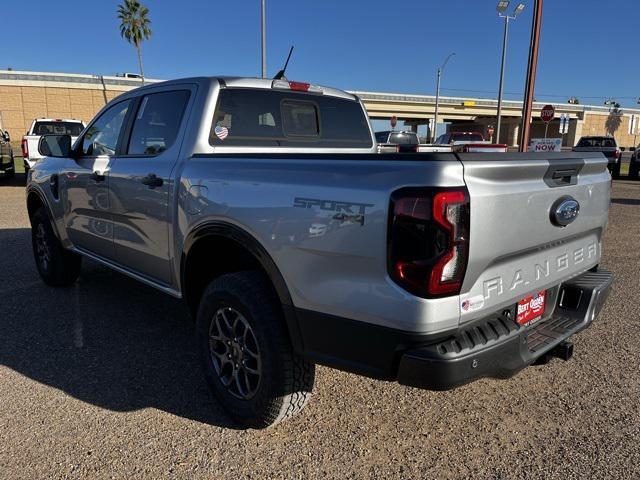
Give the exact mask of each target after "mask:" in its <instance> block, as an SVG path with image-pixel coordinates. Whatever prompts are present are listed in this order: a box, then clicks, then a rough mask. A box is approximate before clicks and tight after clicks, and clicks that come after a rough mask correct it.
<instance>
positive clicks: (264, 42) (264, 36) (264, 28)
mask: <svg viewBox="0 0 640 480" xmlns="http://www.w3.org/2000/svg"><path fill="white" fill-rule="evenodd" d="M264 3H265V0H261V6H262V8H261V12H260V16H261V23H262V78H267V19H266V12H265V5H264Z"/></svg>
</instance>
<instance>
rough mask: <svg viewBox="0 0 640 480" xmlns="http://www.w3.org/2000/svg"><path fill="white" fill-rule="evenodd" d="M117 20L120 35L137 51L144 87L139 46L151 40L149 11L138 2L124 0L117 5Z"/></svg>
mask: <svg viewBox="0 0 640 480" xmlns="http://www.w3.org/2000/svg"><path fill="white" fill-rule="evenodd" d="M118 19H119V20H120V35H121V36H122V38H124V39H125V40H126V41H127V42H129V43H130V44H132V45H133V46H134V47H136V50H137V51H138V65H139V67H140V76H141V77H142V84H143V85H144V70H143V68H142V50H141V45H142V41H143V40H149V39H150V38H151V28H150V25H151V20H150V19H149V9H148V8H147V7H145V6H144V5H142V4H141V3H140V2H139V1H138V0H124V2H123V3H122V5H118Z"/></svg>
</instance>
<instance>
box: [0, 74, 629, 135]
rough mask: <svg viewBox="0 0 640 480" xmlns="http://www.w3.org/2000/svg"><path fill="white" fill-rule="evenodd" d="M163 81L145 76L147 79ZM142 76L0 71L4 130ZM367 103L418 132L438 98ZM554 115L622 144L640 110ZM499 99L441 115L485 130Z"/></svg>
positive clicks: (80, 110)
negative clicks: (613, 138) (632, 116)
mask: <svg viewBox="0 0 640 480" xmlns="http://www.w3.org/2000/svg"><path fill="white" fill-rule="evenodd" d="M157 81H159V80H153V79H146V82H147V83H153V82H157ZM140 85H141V82H140V80H139V79H132V78H123V77H117V76H101V75H83V74H72V73H50V72H26V71H12V70H0V128H2V129H3V130H5V129H6V130H8V131H9V134H10V135H11V138H12V140H13V143H14V145H16V143H18V144H19V141H20V138H21V137H22V135H23V134H24V133H25V132H26V131H27V129H28V128H29V126H30V125H31V122H32V121H33V119H34V118H38V117H49V118H77V119H80V120H84V121H85V122H86V121H89V120H90V119H91V118H92V117H93V116H94V115H95V114H96V112H97V111H98V110H99V109H100V108H102V107H103V106H104V105H105V104H106V103H107V102H108V101H110V100H111V99H113V98H115V97H116V96H118V95H120V94H121V93H123V92H125V91H128V90H131V89H133V88H136V87H139V86H140ZM352 93H354V94H356V95H358V96H359V97H360V98H361V99H362V100H363V102H364V104H365V107H366V108H367V111H368V113H369V116H370V117H371V118H373V119H388V118H391V117H392V116H397V117H398V119H399V120H401V121H404V124H405V126H406V127H407V128H411V129H414V130H417V128H418V126H419V125H427V124H428V123H429V119H431V118H433V116H434V113H435V96H433V95H412V94H402V93H382V92H364V91H354V92H352ZM546 104H547V102H544V103H543V102H536V103H535V104H534V114H533V119H532V122H533V123H532V133H531V136H532V138H535V137H542V136H543V135H544V124H543V122H542V121H541V120H540V119H539V114H540V109H541V108H542V107H543V106H544V105H546ZM552 105H554V106H555V107H556V119H554V120H553V121H552V122H551V123H550V124H549V130H548V133H549V137H560V136H561V135H560V134H559V133H558V131H559V120H558V117H559V116H560V114H562V113H565V114H567V115H569V117H570V125H569V132H568V133H567V134H566V135H564V137H563V138H564V140H563V144H564V145H565V146H571V145H574V144H575V142H576V141H577V139H578V138H579V137H580V136H582V135H605V134H611V135H614V136H615V137H616V139H617V141H618V144H619V145H621V146H625V147H630V146H632V145H634V144H635V138H634V136H633V135H629V134H628V133H627V132H628V124H629V120H630V116H631V114H636V115H640V110H639V109H626V108H625V109H624V111H622V112H620V111H618V112H613V111H610V110H609V109H608V108H606V107H602V106H595V105H570V104H562V103H555V104H553V103H552ZM496 110H497V100H492V99H482V98H466V97H440V106H439V112H438V114H439V117H440V119H441V121H442V122H446V123H447V128H448V129H449V130H452V131H460V130H473V131H480V132H482V133H484V134H485V136H486V134H487V130H488V128H489V126H490V125H495V124H496V120H497V119H496ZM502 112H503V121H502V132H501V136H500V139H494V140H496V141H497V140H499V141H500V142H501V143H507V144H509V145H516V144H517V142H518V131H519V128H520V127H519V125H520V120H521V114H522V102H519V101H510V100H506V101H503V107H502Z"/></svg>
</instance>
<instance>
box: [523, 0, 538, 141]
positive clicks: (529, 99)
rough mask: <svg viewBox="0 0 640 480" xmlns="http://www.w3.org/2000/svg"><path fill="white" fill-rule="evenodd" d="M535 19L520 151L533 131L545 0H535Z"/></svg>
mask: <svg viewBox="0 0 640 480" xmlns="http://www.w3.org/2000/svg"><path fill="white" fill-rule="evenodd" d="M534 2H535V4H534V7H533V20H532V22H531V44H530V46H529V63H528V65H527V83H526V85H525V90H524V103H523V106H522V128H521V129H520V147H519V151H521V152H526V151H527V148H528V147H529V134H530V132H531V113H532V111H533V92H534V90H535V84H536V70H537V68H538V49H539V47H540V26H541V25H542V5H543V0H534Z"/></svg>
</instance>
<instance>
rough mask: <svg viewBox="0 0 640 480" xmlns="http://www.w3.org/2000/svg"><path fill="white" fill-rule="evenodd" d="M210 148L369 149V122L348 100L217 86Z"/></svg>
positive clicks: (361, 111)
mask: <svg viewBox="0 0 640 480" xmlns="http://www.w3.org/2000/svg"><path fill="white" fill-rule="evenodd" d="M209 143H210V144H211V145H213V146H245V147H309V148H370V147H371V146H372V145H373V142H372V140H371V133H370V130H369V122H368V120H367V118H366V116H365V113H364V110H363V108H362V107H361V106H360V104H359V103H358V102H356V101H354V100H348V99H344V98H338V97H330V96H324V95H318V94H309V93H298V92H289V91H285V92H281V91H276V90H267V89H264V90H261V89H255V90H252V89H246V88H222V89H220V92H219V95H218V103H217V105H216V110H215V113H214V118H213V123H212V127H211V133H210V135H209Z"/></svg>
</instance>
